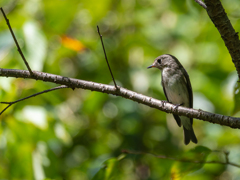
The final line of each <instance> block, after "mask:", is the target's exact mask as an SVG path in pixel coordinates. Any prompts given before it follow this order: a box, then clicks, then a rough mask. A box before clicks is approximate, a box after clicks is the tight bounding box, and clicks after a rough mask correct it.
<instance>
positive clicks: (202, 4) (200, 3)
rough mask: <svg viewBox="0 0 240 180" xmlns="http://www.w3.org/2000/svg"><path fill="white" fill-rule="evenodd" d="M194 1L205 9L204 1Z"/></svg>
mask: <svg viewBox="0 0 240 180" xmlns="http://www.w3.org/2000/svg"><path fill="white" fill-rule="evenodd" d="M194 1H195V2H196V3H198V4H199V5H200V6H202V7H203V8H204V9H207V6H206V4H205V3H204V2H202V1H201V0H194Z"/></svg>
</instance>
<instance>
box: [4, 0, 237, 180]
mask: <svg viewBox="0 0 240 180" xmlns="http://www.w3.org/2000/svg"><path fill="white" fill-rule="evenodd" d="M222 3H223V6H224V7H225V10H226V12H227V13H228V16H229V18H230V20H231V22H232V24H233V26H234V28H235V30H236V31H239V29H240V20H239V18H240V11H239V9H240V3H239V1H238V0H231V1H229V0H222ZM0 6H1V7H3V9H4V10H5V12H6V14H7V16H8V18H9V20H10V22H11V25H12V28H13V30H14V32H15V34H16V36H17V39H18V41H19V43H20V46H21V48H22V50H23V52H24V54H25V56H26V59H27V60H28V62H29V64H30V66H31V67H32V69H33V70H37V71H43V72H48V73H53V74H58V75H62V76H67V77H72V78H78V79H82V80H88V81H94V82H99V83H104V84H113V82H112V80H111V76H110V73H109V71H108V68H107V64H106V62H105V59H104V54H103V51H102V46H101V42H100V39H99V36H98V33H97V29H96V26H97V25H99V27H100V30H101V33H102V35H103V40H104V43H105V48H106V51H107V55H108V59H109V62H110V65H111V67H112V71H113V74H114V76H115V79H116V80H117V84H118V85H120V86H122V87H125V88H127V89H130V90H133V91H136V92H138V93H142V94H145V95H148V96H152V97H154V98H157V99H160V100H165V97H164V93H163V90H162V87H161V85H160V81H161V75H160V74H161V73H160V71H158V70H157V69H151V70H147V69H146V67H147V66H149V65H151V63H152V62H153V61H154V59H155V58H156V57H157V56H159V55H161V54H166V53H168V54H172V55H174V56H176V57H177V58H178V59H179V60H180V62H181V63H182V64H183V66H184V67H185V69H186V70H187V71H188V73H189V76H190V79H191V82H192V88H193V94H194V108H196V109H199V108H200V109H203V110H206V111H210V112H213V113H219V114H224V115H235V116H238V115H239V114H238V113H237V112H238V111H239V106H238V104H239V103H238V102H239V101H234V99H236V100H239V99H240V97H238V96H237V95H238V91H236V90H237V89H234V86H236V85H235V84H236V81H237V73H236V71H235V67H234V64H233V63H232V62H231V57H230V55H229V53H228V51H227V49H226V47H225V46H224V42H223V41H222V39H221V37H220V35H219V33H218V31H217V29H216V28H215V26H214V25H213V23H212V22H211V20H210V19H209V17H208V15H207V13H206V11H205V10H204V9H203V8H202V7H201V6H199V5H198V4H196V3H195V2H194V1H193V0H184V1H179V0H171V1H170V0H119V1H111V0H101V1H96V0H88V1H86V0H42V1H41V0H0ZM0 67H1V68H8V69H26V67H25V65H24V63H23V61H22V59H21V57H20V55H19V53H18V51H17V49H16V46H15V44H14V41H13V39H12V37H11V35H10V32H9V30H8V27H7V25H6V22H5V20H4V19H3V16H2V15H0ZM55 86H56V85H55V84H52V83H47V82H40V81H35V80H28V79H16V78H5V77H1V80H0V101H14V100H17V99H20V98H23V97H26V96H28V95H31V94H33V93H37V92H39V91H42V90H46V89H49V88H52V87H55ZM236 87H237V86H236ZM235 91H236V95H235ZM235 104H236V105H235ZM4 107H5V105H2V104H1V105H0V108H1V110H2V109H3V108H4ZM0 118H1V127H0V179H11V178H20V179H47V178H49V179H74V180H75V179H81V180H89V179H104V178H105V179H124V180H145V179H150V180H155V179H170V178H171V177H172V178H173V179H177V178H184V179H193V178H194V179H206V180H207V179H209V180H210V179H238V178H239V176H240V168H237V167H233V166H227V165H219V164H192V163H180V162H176V161H173V160H165V159H159V158H157V157H155V156H152V155H150V154H142V155H139V154H124V153H122V150H129V151H133V152H145V153H154V154H157V155H164V156H170V157H175V158H190V159H195V160H218V161H223V162H224V161H225V158H224V153H223V151H229V152H230V154H229V160H230V161H232V162H234V163H238V164H240V151H239V150H240V131H239V130H237V129H231V128H229V127H224V126H220V125H216V124H211V123H208V122H204V121H201V120H194V130H195V133H196V136H197V138H198V140H199V143H198V144H197V145H195V144H193V143H190V144H189V145H188V146H185V145H184V143H183V131H182V128H179V127H178V126H177V124H176V122H175V120H174V119H173V117H172V115H171V114H166V113H165V112H161V111H159V110H156V109H152V108H149V107H146V106H144V105H141V104H138V103H136V102H132V101H130V100H127V99H123V98H121V97H115V96H112V95H107V94H102V93H98V92H91V91H86V90H81V89H75V90H74V91H73V90H71V89H62V90H58V91H54V92H51V93H47V94H44V95H41V96H37V97H34V98H31V99H29V100H26V101H23V102H20V103H18V104H16V105H13V106H12V107H11V108H9V109H8V110H7V111H6V112H5V113H4V114H3V115H1V117H0Z"/></svg>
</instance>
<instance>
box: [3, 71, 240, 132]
mask: <svg viewBox="0 0 240 180" xmlns="http://www.w3.org/2000/svg"><path fill="white" fill-rule="evenodd" d="M34 75H35V76H34V77H32V76H31V75H30V73H29V71H26V70H14V69H2V68H0V76H2V77H16V78H28V79H36V80H42V81H47V82H52V83H56V84H61V85H66V86H67V87H70V88H81V89H88V90H91V91H98V92H101V93H106V94H113V95H116V96H121V97H123V98H126V99H130V100H132V101H136V102H138V103H141V104H144V105H147V106H149V107H152V108H155V109H159V110H161V111H164V112H167V113H173V114H177V115H180V116H187V117H190V118H196V119H200V120H204V121H208V122H211V123H216V124H220V125H224V126H229V127H231V128H238V129H240V118H236V117H231V116H224V115H220V114H214V113H210V112H206V111H203V110H200V109H199V110H196V109H191V108H186V107H182V106H179V107H178V108H177V109H176V108H175V107H176V106H175V105H173V104H171V103H167V102H165V101H160V100H157V99H154V98H152V97H148V96H145V95H142V94H139V93H137V92H134V91H130V90H128V89H125V88H122V87H118V89H116V88H115V86H111V85H107V84H100V83H96V82H91V81H84V80H79V79H73V78H68V77H63V76H59V75H55V74H49V73H44V72H38V71H34Z"/></svg>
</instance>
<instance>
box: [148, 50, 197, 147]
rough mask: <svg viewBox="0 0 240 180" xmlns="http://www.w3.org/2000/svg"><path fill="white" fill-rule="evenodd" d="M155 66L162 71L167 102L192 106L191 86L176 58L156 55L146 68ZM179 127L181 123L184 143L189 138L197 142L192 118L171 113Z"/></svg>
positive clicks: (168, 55)
mask: <svg viewBox="0 0 240 180" xmlns="http://www.w3.org/2000/svg"><path fill="white" fill-rule="evenodd" d="M152 67H156V68H158V69H160V70H161V71H162V87H163V91H164V94H165V96H166V98H167V100H168V102H170V103H172V104H175V105H176V107H178V106H181V105H182V106H185V107H189V108H192V107H193V93H192V86H191V83H190V79H189V76H188V73H187V71H186V70H185V69H184V67H183V66H182V64H181V63H180V62H179V61H178V59H177V58H176V57H174V56H172V55H170V54H164V55H161V56H159V57H157V58H156V59H155V61H154V63H153V64H152V65H151V66H148V67H147V68H152ZM173 116H174V119H175V120H176V122H177V124H178V126H179V127H181V125H183V131H184V143H185V144H186V145H187V144H188V143H189V142H190V140H191V141H192V142H194V143H197V138H196V136H195V134H194V131H193V127H192V124H193V119H192V118H189V117H185V116H178V115H175V114H173Z"/></svg>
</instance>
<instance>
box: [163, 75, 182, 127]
mask: <svg viewBox="0 0 240 180" xmlns="http://www.w3.org/2000/svg"><path fill="white" fill-rule="evenodd" d="M162 78H163V76H162ZM162 87H163V92H164V94H165V97H166V98H167V101H168V102H169V99H168V97H167V93H166V90H165V88H164V85H163V80H162ZM173 117H174V119H175V120H176V122H177V124H178V126H179V127H181V125H182V124H181V119H180V117H179V116H178V115H175V114H173Z"/></svg>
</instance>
